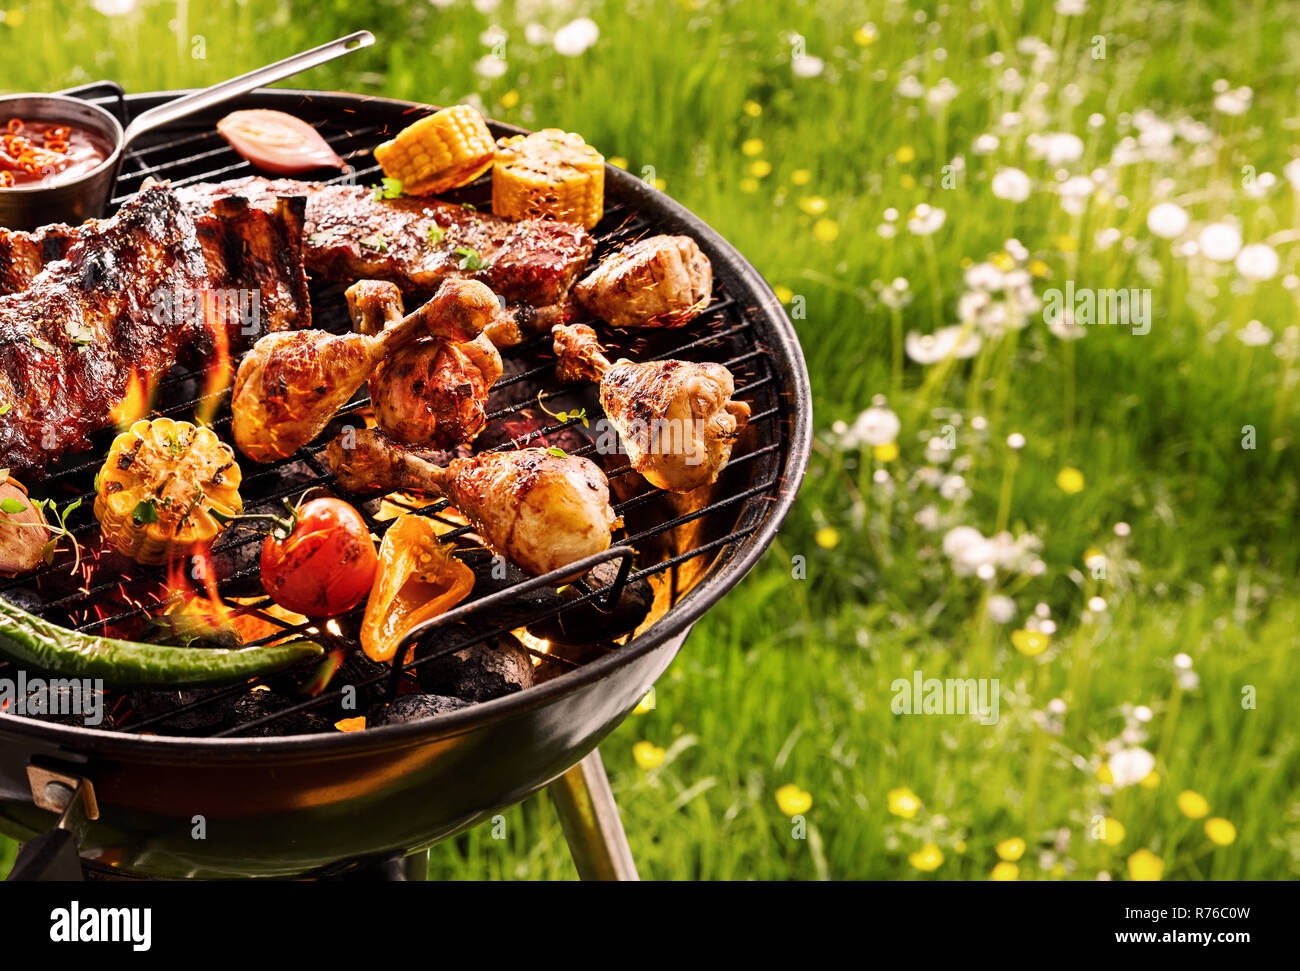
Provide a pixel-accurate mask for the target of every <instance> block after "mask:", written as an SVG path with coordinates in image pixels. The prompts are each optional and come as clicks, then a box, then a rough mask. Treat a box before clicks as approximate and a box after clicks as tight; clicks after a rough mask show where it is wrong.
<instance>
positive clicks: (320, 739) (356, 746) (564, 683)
mask: <svg viewBox="0 0 1300 971" xmlns="http://www.w3.org/2000/svg"><path fill="white" fill-rule="evenodd" d="M185 93H186V92H185V91H154V92H145V93H141V94H135V95H128V96H127V99H126V100H127V101H128V102H132V101H135V102H139V101H144V100H146V99H150V98H158V97H163V96H171V97H176V96H179V95H181V94H185ZM267 95H275V96H284V98H285V100H289V99H292V98H304V97H305V98H309V99H317V100H329V101H339V102H341V103H346V104H348V105H349V106H355V105H356V104H357V103H358V101H364V102H370V101H375V102H381V103H384V104H387V105H390V106H392V107H400V108H404V109H407V110H410V109H422V108H429V109H431V110H432V108H433V106H431V105H425V104H420V103H418V102H413V101H403V100H400V99H396V98H380V97H371V96H369V95H352V94H347V93H344V92H327V91H312V90H304V89H294V88H259V89H257V90H256V91H254V92H252V93H251V94H249V95H245V96H244V98H252V97H264V96H267ZM238 100H243V99H238ZM488 123H489V124H490V125H492V126H494V127H497V128H502V129H513V130H515V131H518V132H524V131H526V129H522V128H518V127H517V126H514V125H509V124H506V123H504V122H496V121H492V120H491V119H488ZM162 130H166V129H162ZM605 168H606V179H607V180H608V179H612V180H613V182H614V184H616V185H617V186H619V188H620V189H621V190H623V191H624V192H625V193H626V194H629V195H632V196H634V197H640V198H639V199H638V211H639V212H644V211H645V210H644V207H654V208H656V209H657V210H658V212H657V213H656V217H657V218H656V221H659V222H664V221H672V222H676V223H678V224H680V225H681V226H682V227H684V228H685V229H686V230H687V231H688V232H689V234H690V235H692V236H693V237H694V238H695V239H696V240H697V241H699V242H700V243H702V244H704V245H705V248H707V249H711V250H713V251H715V252H716V253H717V254H718V255H719V256H721V257H723V258H724V260H725V261H726V262H727V263H728V264H730V268H731V270H732V274H731V275H733V276H735V277H738V278H739V279H741V280H742V281H743V282H744V283H745V284H746V286H747V287H748V288H749V290H750V293H749V294H748V295H747V296H752V297H753V298H755V300H756V302H757V304H758V306H757V308H756V311H757V312H759V313H762V314H763V315H764V316H765V317H766V318H767V322H768V323H769V325H770V327H771V331H770V335H769V336H770V337H772V338H776V339H777V342H778V343H779V345H780V346H779V351H780V354H782V355H784V359H785V361H786V362H787V363H788V364H789V366H790V380H791V383H792V385H793V389H792V390H793V391H794V397H795V402H796V404H802V407H799V408H797V409H796V410H795V412H794V414H793V421H792V422H791V428H790V433H791V435H790V440H789V442H788V445H787V459H786V463H785V466H784V468H783V469H782V470H781V474H780V485H779V486H778V487H777V495H776V498H775V500H774V501H773V503H772V506H771V508H770V510H769V512H768V513H767V515H766V517H765V519H764V520H763V522H762V523H761V525H760V526H759V527H758V528H757V529H756V530H754V532H753V533H751V534H750V535H749V537H748V538H747V539H746V541H745V543H744V545H743V547H742V551H741V553H740V555H738V556H735V557H732V558H731V559H729V560H728V561H727V562H726V563H724V564H723V565H722V566H721V568H719V569H718V570H717V572H716V573H713V574H711V575H708V576H706V577H705V578H704V580H703V581H702V582H701V583H699V584H698V585H697V586H695V587H694V588H692V589H691V590H689V591H688V592H687V593H686V594H685V595H684V596H683V597H682V599H681V600H679V601H678V602H677V603H676V604H674V605H673V606H672V607H671V608H670V609H669V611H668V613H666V614H665V615H664V617H663V618H662V619H661V620H660V621H659V622H658V623H657V624H655V625H654V627H652V628H651V629H650V630H649V631H647V632H646V633H645V634H643V635H642V636H641V637H639V638H636V639H635V640H633V641H630V642H629V643H628V644H627V645H625V646H624V647H622V648H620V649H619V650H618V651H613V652H611V653H609V654H606V655H605V656H604V657H601V658H597V659H596V660H594V661H590V662H588V663H586V664H584V665H582V666H581V667H580V668H578V669H577V670H574V671H570V672H568V673H567V674H563V675H560V676H559V677H557V678H554V679H552V680H550V681H547V682H545V683H543V684H541V685H538V686H536V687H533V688H529V689H527V690H525V691H518V692H515V693H513V694H509V695H505V696H503V697H500V698H494V699H492V700H490V701H483V702H478V703H476V704H473V705H471V706H469V707H468V708H463V709H460V710H458V711H453V712H447V713H446V714H442V715H437V716H435V717H433V718H427V719H420V720H418V721H411V722H405V723H401V724H396V725H380V726H377V727H375V728H367V729H366V730H365V731H361V732H337V733H331V732H319V733H314V734H310V735H284V736H277V737H274V738H255V737H254V738H240V737H231V738H202V737H199V738H192V737H189V736H176V735H137V734H133V733H125V732H114V731H106V730H103V729H97V728H84V727H79V726H72V725H60V724H57V723H52V722H42V721H38V720H36V719H32V718H24V717H19V716H16V715H0V734H3V733H6V732H10V731H12V732H14V733H15V734H19V735H25V736H28V737H31V738H39V739H45V740H48V741H57V742H66V743H72V744H75V745H76V746H78V747H80V748H82V749H84V750H89V751H93V752H97V753H104V754H121V755H123V756H127V755H133V754H134V755H145V754H149V755H153V756H155V757H166V756H168V755H171V756H184V755H193V754H195V752H196V751H198V750H202V749H209V750H210V751H212V754H217V753H218V752H220V753H222V754H229V755H239V756H244V755H248V756H254V755H272V754H275V755H285V756H296V755H304V754H320V755H323V756H328V755H335V754H338V755H343V754H344V753H352V752H354V751H356V750H363V751H364V750H365V749H375V750H383V749H390V748H394V747H398V746H400V745H401V744H402V743H404V742H405V743H411V744H418V743H420V742H423V741H425V740H426V738H447V737H451V736H455V735H461V734H464V733H465V732H467V731H470V730H472V729H477V728H480V727H482V726H485V725H487V724H489V723H492V722H498V721H503V720H506V719H509V718H513V717H515V716H517V715H521V714H523V713H525V712H528V711H533V710H536V709H539V708H544V707H546V706H547V705H549V704H551V702H553V701H555V700H557V699H558V698H560V697H563V696H564V695H568V694H571V693H573V692H575V691H578V690H580V689H582V688H584V687H586V686H588V685H590V684H593V683H595V682H597V681H600V680H603V679H604V678H606V677H608V676H610V675H611V674H612V673H613V672H614V671H615V670H616V669H617V668H619V667H621V666H623V665H624V664H626V663H629V662H631V661H632V660H634V659H636V658H639V657H642V656H644V655H646V654H648V653H650V652H651V651H653V650H655V649H656V648H658V647H659V646H660V645H662V644H663V643H664V642H665V641H667V640H668V639H669V638H671V637H674V636H676V635H678V634H684V633H685V632H687V631H689V630H690V628H691V626H692V625H694V623H695V622H696V621H697V620H699V618H700V617H701V616H703V615H704V613H705V612H706V611H707V610H708V609H709V608H710V607H712V606H713V605H714V604H715V603H716V602H717V601H718V600H720V599H721V598H722V596H723V595H724V594H726V593H728V592H729V591H730V590H732V589H733V588H734V587H735V586H736V585H737V584H738V583H739V582H740V580H741V579H742V578H744V576H745V575H746V574H747V573H748V572H749V571H750V569H752V568H753V566H754V564H755V563H757V562H758V560H759V558H760V557H761V556H762V555H763V554H764V553H765V552H766V551H767V549H768V548H769V546H770V545H771V542H772V540H773V539H774V538H775V536H776V534H777V531H778V530H779V529H780V527H781V524H782V523H783V522H784V520H785V517H786V515H787V514H788V513H789V511H790V508H791V506H792V505H793V504H794V500H795V497H796V496H797V494H798V490H799V486H800V484H801V483H802V481H803V478H804V474H805V473H806V471H807V468H808V460H809V456H810V452H811V447H812V396H811V390H810V385H809V380H808V369H807V365H806V364H805V362H804V357H803V351H802V350H801V348H800V346H799V340H798V337H797V336H796V333H795V329H794V325H793V324H792V323H791V322H790V319H789V317H787V316H786V313H785V310H784V308H783V307H782V306H781V302H780V301H779V300H778V299H777V298H776V295H775V294H774V293H773V292H772V288H771V287H770V286H769V285H768V283H767V281H766V280H765V279H764V278H763V276H762V274H760V273H759V272H758V270H756V269H755V268H754V267H753V266H752V265H751V264H750V263H749V261H748V260H746V259H745V257H744V256H743V255H742V254H741V253H740V251H739V250H738V249H736V247H735V246H733V245H732V244H731V243H730V242H728V241H727V240H726V239H724V238H723V237H722V235H721V234H719V233H718V232H717V231H716V230H714V229H713V228H712V227H710V226H709V225H708V224H707V223H706V222H704V221H703V220H702V219H701V218H700V217H699V216H696V215H695V214H694V213H693V212H691V211H690V210H689V209H687V208H686V207H685V206H683V205H682V204H681V203H679V202H677V201H676V200H674V199H673V198H671V197H670V196H668V195H667V194H665V193H663V192H661V191H659V190H658V189H655V188H653V187H652V186H648V185H646V184H645V183H644V182H642V181H641V180H640V179H638V178H637V177H636V176H634V175H632V174H631V173H628V172H625V171H623V170H622V169H618V168H616V167H614V166H610V165H606V167H605ZM724 549H725V547H724Z"/></svg>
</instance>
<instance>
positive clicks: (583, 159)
mask: <svg viewBox="0 0 1300 971" xmlns="http://www.w3.org/2000/svg"><path fill="white" fill-rule="evenodd" d="M492 212H493V213H495V214H496V215H498V216H503V217H505V218H506V219H526V218H528V217H530V216H549V217H551V218H554V219H560V220H563V221H564V222H571V223H579V224H581V225H582V226H585V227H586V228H587V229H591V228H592V227H593V226H595V225H596V223H598V222H600V217H601V216H603V215H604V213H605V158H604V156H602V155H601V154H600V152H598V151H596V150H595V149H594V148H592V147H591V146H590V145H588V144H587V143H586V142H585V141H583V138H582V136H581V135H575V134H573V133H572V132H565V131H561V130H560V129H558V128H543V129H542V130H541V131H537V132H533V133H532V134H531V135H515V136H513V137H511V138H502V139H500V140H499V141H498V142H497V155H496V165H495V166H494V167H493V169H492Z"/></svg>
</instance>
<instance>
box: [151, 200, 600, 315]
mask: <svg viewBox="0 0 1300 971" xmlns="http://www.w3.org/2000/svg"><path fill="white" fill-rule="evenodd" d="M176 192H177V195H179V196H180V197H181V198H182V199H183V200H185V202H186V204H187V205H189V206H190V207H191V211H192V212H194V213H195V214H196V215H201V214H203V213H205V212H209V211H211V210H212V209H213V207H214V206H215V205H217V203H218V202H219V201H220V200H221V199H223V198H225V197H227V196H241V197H243V198H246V199H248V201H249V203H250V204H252V205H254V206H260V207H263V208H267V207H269V206H270V205H271V204H272V201H273V200H274V199H276V198H277V197H280V196H290V195H305V196H306V197H307V219H306V229H305V232H306V236H305V239H304V242H303V251H304V256H305V259H306V263H307V269H308V270H310V271H311V272H312V273H313V274H315V275H318V276H320V277H323V278H325V279H328V280H335V281H343V282H346V283H355V282H356V281H357V280H388V281H390V282H392V283H396V284H397V285H398V286H399V287H401V289H402V291H403V292H404V293H405V294H406V295H407V296H408V297H410V296H414V297H420V296H427V295H429V294H431V293H432V292H433V291H435V290H437V289H438V286H439V285H440V284H441V283H442V281H443V280H447V279H450V278H464V279H470V280H478V281H480V282H482V283H486V284H487V285H488V286H489V287H491V288H492V290H493V291H494V292H496V293H497V294H499V295H501V296H502V297H504V298H505V299H506V300H507V301H508V302H511V303H516V302H517V303H523V304H528V305H530V306H531V307H534V308H545V307H552V306H557V305H560V304H563V303H564V302H565V300H566V299H567V298H568V295H569V289H570V288H571V287H572V286H573V284H574V281H575V280H576V279H577V277H578V274H579V273H581V272H582V269H583V268H584V267H585V266H586V264H587V261H588V260H589V259H590V258H591V253H592V250H593V249H594V248H595V241H594V240H593V239H592V237H591V235H590V234H589V233H588V232H587V231H586V230H585V229H583V228H582V227H581V226H577V225H573V224H570V223H564V222H556V221H554V220H546V219H524V220H520V221H518V222H514V221H511V220H508V219H502V218H501V217H499V216H494V215H492V214H491V213H485V212H478V211H477V210H475V209H472V208H469V207H467V206H461V205H457V204H455V203H450V202H441V201H439V200H436V199H426V198H421V197H418V196H400V197H398V198H396V199H377V198H375V192H374V190H373V189H370V188H368V187H366V186H359V185H325V184H322V183H319V182H300V181H297V180H294V179H276V180H269V179H264V178H261V177H259V176H249V177H247V178H243V179H236V180H234V181H232V182H221V183H197V184H195V185H189V186H184V187H181V188H178V189H177V190H176Z"/></svg>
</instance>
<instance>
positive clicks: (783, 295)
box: [772, 283, 794, 303]
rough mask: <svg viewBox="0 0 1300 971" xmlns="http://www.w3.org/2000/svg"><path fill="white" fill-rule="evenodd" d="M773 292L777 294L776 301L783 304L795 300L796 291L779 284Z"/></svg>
mask: <svg viewBox="0 0 1300 971" xmlns="http://www.w3.org/2000/svg"><path fill="white" fill-rule="evenodd" d="M772 292H773V293H775V294H776V299H778V300H780V301H781V302H782V303H789V302H790V301H791V300H793V299H794V291H793V290H791V289H790V288H789V287H787V286H782V285H781V284H779V283H778V284H777V285H776V286H774V287H773V288H772Z"/></svg>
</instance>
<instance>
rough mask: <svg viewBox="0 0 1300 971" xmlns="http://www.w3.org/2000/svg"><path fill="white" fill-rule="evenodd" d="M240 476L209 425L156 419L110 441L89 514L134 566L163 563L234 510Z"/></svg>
mask: <svg viewBox="0 0 1300 971" xmlns="http://www.w3.org/2000/svg"><path fill="white" fill-rule="evenodd" d="M240 480H241V475H240V471H239V465H238V464H237V463H236V462H235V453H234V451H233V450H232V449H231V448H230V446H229V445H227V444H226V443H225V442H223V441H221V439H219V438H217V436H216V434H215V433H214V432H213V431H212V429H210V428H196V427H195V426H194V425H191V424H190V423H189V422H186V421H173V420H172V419H170V418H158V419H156V420H154V421H138V422H136V423H135V424H134V425H132V426H131V429H130V431H126V432H123V433H122V434H120V435H118V436H117V438H115V439H114V440H113V444H112V446H111V447H110V448H109V451H108V458H107V459H106V460H105V462H104V467H103V468H102V469H100V471H99V475H98V476H96V477H95V491H96V496H95V518H96V519H98V520H99V528H100V531H101V532H102V533H103V535H104V538H105V539H107V540H108V541H109V542H111V543H112V544H113V545H114V546H115V547H117V549H118V551H119V552H121V553H124V554H125V555H127V556H129V557H131V558H132V559H134V560H135V561H136V562H137V563H163V562H165V561H166V560H167V558H168V555H169V554H171V553H173V552H176V553H181V552H183V551H185V550H187V549H189V548H190V547H191V546H193V545H194V544H196V543H210V542H212V540H213V539H215V538H216V536H217V534H218V533H220V532H221V530H222V528H223V526H222V524H221V523H220V522H218V521H217V519H216V517H214V516H213V512H214V511H216V512H218V513H220V514H222V515H226V516H234V515H237V514H238V513H239V512H240V511H241V510H242V509H243V506H244V503H243V500H242V499H240V496H239V484H240Z"/></svg>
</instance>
